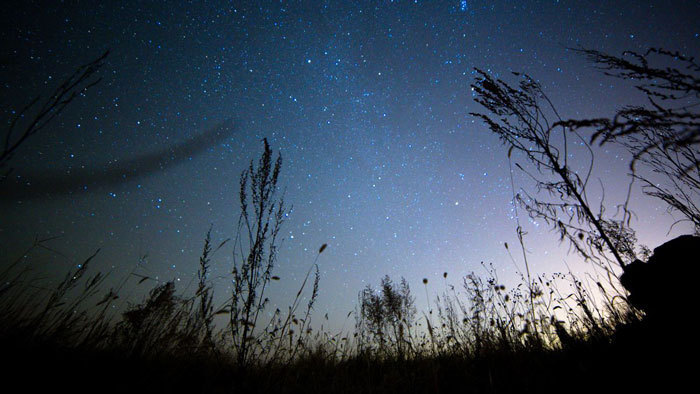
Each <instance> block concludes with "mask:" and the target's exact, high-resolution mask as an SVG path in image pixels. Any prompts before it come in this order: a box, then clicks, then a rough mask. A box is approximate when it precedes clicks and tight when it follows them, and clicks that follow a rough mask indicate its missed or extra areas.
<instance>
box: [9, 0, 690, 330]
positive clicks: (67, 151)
mask: <svg viewBox="0 0 700 394" xmlns="http://www.w3.org/2000/svg"><path fill="white" fill-rule="evenodd" d="M11 3H15V2H11ZM93 3H95V4H96V3H97V2H77V1H75V2H74V1H67V2H54V1H47V2H45V4H43V3H42V2H16V4H7V3H5V5H3V10H2V17H0V18H2V24H1V26H2V27H1V28H0V29H1V30H0V31H1V34H2V35H1V37H0V38H1V39H2V42H3V45H2V53H1V56H2V58H1V64H0V76H1V79H0V80H1V81H2V85H1V86H0V89H1V92H2V93H1V94H0V101H1V104H2V106H1V107H0V108H2V113H3V115H4V117H5V119H9V118H10V117H11V115H12V113H13V111H18V110H19V109H20V108H21V107H23V106H24V105H25V104H27V103H28V102H29V101H30V100H31V99H32V98H33V97H35V96H36V95H46V94H48V93H49V92H50V91H51V90H52V89H54V88H55V87H56V85H57V84H58V82H59V81H61V80H62V79H63V78H65V77H66V76H67V75H68V74H69V73H70V72H72V71H73V70H74V69H75V68H76V67H77V66H79V65H81V64H84V63H87V62H89V61H91V60H92V59H95V58H96V57H98V56H99V55H101V54H102V53H103V52H104V51H106V50H110V51H111V52H110V55H109V56H108V58H107V60H106V64H105V66H104V67H103V68H102V69H101V70H100V72H99V76H100V77H102V81H101V82H100V83H99V84H98V85H97V86H95V87H94V88H92V89H90V90H89V91H88V92H87V95H86V96H85V97H79V98H77V99H76V100H75V101H74V102H73V103H71V105H70V107H69V108H68V109H67V110H66V112H65V113H63V114H62V115H61V116H60V117H59V118H58V119H57V120H56V121H55V122H54V123H52V124H51V127H49V128H47V129H46V130H44V131H43V132H42V133H41V134H39V135H36V136H35V137H33V138H32V139H31V140H29V141H28V142H27V143H26V144H25V145H24V146H23V147H22V149H21V150H20V151H19V152H18V154H17V156H16V157H15V159H14V160H13V161H12V166H13V167H14V169H15V170H14V172H13V173H12V175H13V180H12V182H18V183H20V184H22V185H24V186H23V187H22V188H21V191H22V193H19V192H17V191H16V190H15V191H14V192H11V191H10V190H9V187H8V190H7V191H6V192H5V196H4V197H3V199H2V201H0V245H2V254H3V255H4V256H10V257H11V259H10V260H12V259H14V258H17V257H18V256H20V255H21V254H22V252H23V250H25V249H26V248H28V247H29V246H30V245H31V243H32V240H33V239H34V237H35V236H38V237H40V238H44V237H52V236H59V235H60V236H61V237H60V238H59V239H56V240H53V241H51V242H50V243H48V244H47V245H50V246H51V247H52V248H53V249H55V250H56V251H57V252H58V253H57V252H49V251H43V250H35V251H33V252H32V253H31V255H30V258H28V259H27V264H31V265H32V267H33V268H34V271H35V272H36V273H37V275H39V276H42V275H43V276H44V277H48V278H51V277H52V276H53V275H58V274H60V275H61V277H62V276H63V275H64V273H65V272H66V271H67V270H68V269H69V268H71V267H74V266H75V265H76V264H79V263H80V262H81V261H82V260H83V259H85V258H86V257H88V256H89V255H90V254H91V253H92V252H93V251H94V250H95V249H97V248H101V251H100V253H99V255H98V257H97V259H96V261H95V267H94V268H95V269H102V270H105V271H110V270H111V271H113V273H112V280H114V281H115V282H116V281H118V280H120V279H122V278H124V277H125V276H126V275H128V274H129V273H130V272H136V273H139V274H142V275H149V276H152V277H154V278H155V277H157V278H158V279H159V280H173V279H174V280H176V281H178V282H177V283H178V288H180V289H182V290H186V289H190V290H192V289H193V288H194V284H193V283H192V281H193V280H196V269H197V264H198V256H199V255H200V253H201V250H202V246H203V239H204V235H205V233H206V231H207V229H208V228H209V226H210V225H213V232H212V234H213V239H214V241H215V242H220V241H222V240H224V239H226V238H229V237H232V236H234V229H235V224H236V220H237V218H238V214H239V208H238V203H237V198H238V181H239V176H240V173H241V171H243V170H244V169H245V167H246V166H247V164H248V163H249V161H250V160H251V159H255V160H257V158H258V157H259V156H260V154H261V152H262V146H263V145H262V139H263V138H267V139H268V141H269V142H270V145H271V147H272V149H273V150H274V151H275V152H278V151H279V152H281V154H282V156H283V160H284V163H283V167H282V175H281V180H280V184H281V186H282V187H283V188H285V189H286V194H285V197H286V202H287V203H288V204H289V205H291V206H293V209H292V211H291V213H290V215H289V217H288V220H287V222H286V223H285V225H284V227H283V230H282V235H283V237H284V241H283V243H282V246H281V248H280V255H279V261H278V267H277V269H276V271H275V274H276V275H278V276H280V277H281V280H280V281H279V282H273V285H272V286H271V288H270V298H271V299H272V301H273V303H274V304H275V305H278V306H280V307H281V308H284V309H286V306H287V305H289V304H290V303H291V299H292V297H293V296H294V294H295V293H296V289H297V288H298V286H299V284H300V283H301V280H302V279H303V276H304V274H305V273H306V271H307V269H308V268H309V266H310V265H311V264H312V263H313V261H314V258H315V257H316V255H317V252H318V248H319V247H320V246H321V245H322V244H324V243H327V244H328V248H327V249H326V250H325V251H324V253H323V254H322V255H321V256H320V258H319V260H318V262H319V266H320V272H321V286H320V291H321V294H320V298H319V303H318V304H317V306H316V315H317V316H319V315H320V316H322V315H324V314H325V313H328V314H329V316H330V319H331V321H332V323H329V324H331V325H334V326H337V327H341V326H342V325H343V324H344V323H343V321H344V319H345V317H346V315H347V313H348V312H349V311H350V310H352V309H353V308H354V305H355V303H356V300H357V293H358V291H360V290H361V289H362V288H363V287H364V286H365V285H366V284H368V283H369V284H373V285H376V284H378V282H379V280H380V278H381V277H382V276H384V275H385V274H389V275H390V276H391V277H392V278H395V279H399V278H400V277H401V276H404V277H406V279H407V280H408V281H409V283H410V285H411V286H412V290H413V292H414V294H415V295H416V298H417V303H418V306H419V309H421V308H424V307H425V303H426V296H425V290H424V289H423V284H422V278H428V279H429V285H428V292H429V294H430V297H433V296H434V295H436V294H438V293H440V292H442V291H443V290H444V281H443V278H442V275H443V272H448V282H449V283H452V284H459V283H460V279H459V278H460V277H461V276H463V275H465V274H467V273H469V272H471V271H475V272H477V273H480V274H484V273H485V271H484V269H483V268H482V267H481V265H480V262H482V261H483V262H485V263H487V264H489V263H492V264H493V265H494V267H495V268H496V269H497V272H498V275H499V277H500V278H501V279H502V280H503V281H504V282H505V283H510V282H513V281H515V279H516V277H517V269H516V265H515V264H514V263H513V261H512V260H511V258H510V257H509V256H508V252H507V250H506V249H505V248H504V242H508V243H509V244H510V245H517V238H516V232H515V228H516V222H515V218H514V211H513V208H512V204H511V199H512V196H513V190H512V188H511V183H510V179H511V178H510V172H509V167H508V161H507V159H506V150H507V148H505V147H503V146H502V145H501V144H500V142H499V141H498V139H497V138H496V136H495V135H493V134H492V133H490V132H489V131H488V130H487V128H486V127H485V126H484V125H483V124H481V123H480V122H478V121H476V120H475V118H473V117H472V116H470V115H469V112H480V111H482V109H481V108H480V107H479V106H478V104H476V103H475V102H474V101H473V97H472V92H471V90H470V84H471V83H472V82H473V80H474V77H475V74H474V67H478V68H480V69H483V70H487V71H488V72H490V73H493V74H494V75H496V76H499V77H502V78H504V79H505V80H506V81H509V82H516V81H517V80H516V79H515V77H513V76H511V75H510V71H521V72H525V73H527V74H529V75H531V76H532V77H533V78H535V79H537V80H538V81H539V82H541V83H542V85H543V88H544V90H545V91H546V93H547V94H548V95H549V96H550V98H551V99H552V101H553V102H554V103H555V105H556V106H557V109H558V110H559V111H560V113H561V115H562V116H563V117H564V118H584V117H591V116H610V115H612V114H613V112H614V110H615V109H617V108H619V107H620V106H621V105H623V104H633V103H641V102H643V96H641V95H640V94H639V93H638V92H636V91H635V90H633V89H632V88H631V86H630V85H629V84H628V83H625V82H624V81H619V80H615V79H612V78H609V77H606V76H604V75H603V74H602V73H601V72H599V71H597V70H596V69H594V67H593V65H592V64H590V63H589V62H587V61H586V59H585V58H584V57H583V56H581V55H580V54H578V53H576V52H573V51H571V50H568V49H567V48H569V47H575V48H577V47H583V48H591V49H597V50H601V51H604V52H608V53H611V54H615V55H620V54H621V53H622V51H624V50H635V51H644V50H646V49H647V48H648V47H664V48H667V49H670V50H677V51H679V52H681V53H682V54H684V55H689V56H693V55H697V54H698V53H699V52H700V51H699V49H700V23H698V20H699V17H700V2H697V1H636V0H635V1H606V2H596V1H483V0H482V1H394V2H391V1H357V2H356V1H304V2H286V1H285V2H280V1H277V2H267V1H261V2H218V1H211V2H198V1H194V2H156V1H147V2H143V1H125V2H116V1H114V2H103V3H104V4H102V5H93ZM202 136H204V137H202ZM193 140H194V141H195V142H192V141H193ZM178 144H180V145H178ZM183 144H184V146H191V144H195V145H196V149H195V148H192V149H189V150H187V149H184V150H179V151H177V148H176V149H175V151H176V152H177V153H178V154H177V155H175V154H169V155H167V154H166V156H173V158H172V159H171V160H169V161H168V160H166V161H165V162H163V161H162V160H161V161H158V160H156V161H157V162H158V163H159V165H156V166H149V165H146V164H144V163H141V164H140V165H141V167H137V168H135V169H134V168H130V167H129V165H130V163H132V162H134V160H135V159H138V158H143V157H145V156H148V155H154V154H155V155H156V156H158V152H171V153H172V152H173V147H175V146H183ZM188 144H189V145H188ZM596 152H597V155H596V160H597V161H596V167H595V176H596V177H597V178H600V180H601V182H602V184H603V185H605V186H606V189H605V204H606V206H608V207H609V209H608V212H609V213H611V214H613V213H614V211H615V209H614V206H615V204H619V203H621V202H622V199H623V198H624V195H625V192H626V182H627V180H626V179H627V178H625V174H626V173H627V170H628V167H627V164H628V161H627V160H628V157H627V156H626V155H625V154H624V152H623V151H622V150H620V149H619V148H616V147H615V146H612V145H606V146H604V147H602V148H599V149H598V150H597V151H596ZM514 159H516V161H517V159H518V158H514ZM576 160H583V161H581V162H585V159H581V158H576ZM136 163H137V164H138V163H140V162H139V161H138V160H136ZM127 167H129V171H130V172H129V176H128V177H126V178H117V179H114V180H110V181H106V182H100V181H99V180H100V179H101V178H104V177H106V176H107V175H106V174H110V173H114V172H115V171H116V172H117V173H118V172H119V171H121V170H124V171H126V170H125V168H127ZM76 177H78V178H80V179H77V180H76ZM514 181H515V183H516V188H517V187H518V186H522V187H525V188H527V187H529V186H531V182H529V181H528V178H527V177H525V176H523V175H522V174H519V173H516V174H515V177H514ZM42 182H43V184H42ZM52 182H53V183H52ZM27 183H28V184H29V185H30V186H26V185H27ZM61 184H65V185H67V186H65V187H59V185H61ZM596 184H597V182H596ZM71 185H81V186H75V187H74V186H71ZM13 193H14V194H13ZM593 193H594V194H595V193H596V192H595V190H593ZM596 204H597V203H596ZM632 209H634V210H635V212H636V214H637V218H636V219H635V220H634V221H633V223H632V224H633V227H634V228H635V229H636V230H637V235H638V238H639V240H640V241H641V243H643V244H646V245H648V246H650V247H652V248H653V247H655V246H658V245H659V244H661V243H662V242H664V241H666V240H668V239H670V238H672V237H674V236H675V235H678V234H682V233H688V232H690V230H689V227H688V226H684V225H683V224H679V225H676V226H675V227H673V229H672V231H671V232H670V233H669V228H670V226H671V224H672V223H673V222H674V221H675V220H676V219H678V218H677V217H676V218H674V217H672V216H671V215H669V214H667V213H666V212H665V206H663V205H662V204H661V203H659V202H657V201H655V200H652V199H650V198H648V197H644V196H642V195H641V193H639V191H635V193H634V194H633V199H632ZM521 221H522V222H523V223H524V225H525V227H526V230H527V231H528V232H529V233H528V235H527V237H526V239H525V240H526V246H527V248H528V250H529V251H530V255H529V258H530V264H531V269H533V270H534V271H535V272H541V273H546V272H557V271H566V270H567V265H568V266H569V267H571V269H572V270H574V271H575V272H583V271H585V270H587V269H590V267H589V266H587V265H585V264H583V263H581V261H580V258H579V257H577V256H576V255H573V254H569V253H567V252H568V248H567V246H566V245H559V244H558V242H557V236H556V235H555V234H552V233H551V232H549V231H548V229H547V226H546V225H545V224H542V223H536V222H533V221H528V220H527V218H525V217H522V214H521ZM511 249H512V248H511ZM230 254H231V250H230V248H226V247H225V248H223V249H222V250H220V251H219V252H217V254H216V255H215V257H214V265H215V266H214V275H213V276H212V279H213V280H214V283H215V284H216V291H217V292H219V293H218V294H219V296H220V297H224V296H225V295H226V293H227V290H226V289H227V286H228V283H229V280H230V278H229V277H227V276H226V274H227V272H229V271H230V269H231V255H230ZM146 255H147V258H145V259H141V263H139V261H140V258H141V257H143V256H146ZM519 256H520V255H519V253H517V254H516V253H514V257H515V262H516V263H517V264H518V266H519V267H520V268H521V269H522V262H521V259H520V258H519ZM3 261H4V262H6V261H8V259H7V258H6V259H4V260H3ZM136 282H137V279H134V280H133V281H132V282H130V283H131V284H133V286H131V285H128V286H126V287H125V290H124V293H125V294H123V296H125V297H126V296H127V295H129V294H140V293H139V292H140V291H141V290H140V289H141V288H140V287H139V286H137V285H136ZM188 285H189V287H188ZM141 286H146V284H144V285H141ZM119 305H121V304H119ZM350 319H352V318H350ZM351 324H352V321H348V322H346V323H345V325H346V328H347V327H348V326H350V325H351Z"/></svg>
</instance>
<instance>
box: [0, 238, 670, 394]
mask: <svg viewBox="0 0 700 394" xmlns="http://www.w3.org/2000/svg"><path fill="white" fill-rule="evenodd" d="M209 244H210V241H209V237H208V236H207V239H206V242H205V245H209ZM321 251H322V250H321ZM321 251H319V253H320V252H321ZM210 253H211V248H210V247H206V246H205V248H204V253H203V256H202V259H201V260H200V272H199V274H198V277H199V278H200V282H199V286H198V289H197V292H196V294H195V295H193V296H190V297H185V296H181V295H178V294H177V292H176V289H175V286H174V284H173V283H171V282H166V283H160V284H157V285H156V286H154V287H153V288H152V290H151V291H150V293H149V295H148V296H147V297H146V298H145V300H143V302H141V303H138V304H130V306H129V307H128V308H127V310H126V311H125V312H123V313H121V314H120V315H119V316H112V317H110V316H109V315H108V313H107V310H108V308H107V306H109V305H112V304H113V303H114V302H116V299H117V297H118V294H117V292H116V291H115V290H114V289H109V290H105V289H103V288H101V284H102V283H103V279H104V276H103V275H102V274H100V273H95V274H91V273H90V271H91V267H90V266H91V263H92V260H93V259H94V257H95V255H92V256H90V257H89V258H88V259H86V260H85V262H84V263H83V264H81V265H80V266H79V267H78V268H76V269H75V270H73V271H71V272H70V273H69V274H67V276H66V277H65V278H64V280H63V281H61V282H60V283H59V284H58V285H57V286H55V287H54V288H53V290H52V291H51V292H49V293H48V294H47V293H46V292H45V290H34V289H33V287H32V286H33V285H34V282H32V281H29V280H28V279H27V275H26V273H23V272H20V273H16V274H12V273H11V272H5V278H3V283H4V284H5V285H4V287H3V289H2V294H1V296H0V297H1V298H0V313H1V315H0V316H2V317H1V319H0V348H1V349H2V354H3V358H4V359H5V361H8V364H9V365H10V366H9V368H8V367H5V369H4V372H5V373H4V376H5V379H4V380H5V383H6V384H8V383H9V382H18V383H19V382H22V383H21V384H24V385H27V387H28V388H31V391H35V390H34V389H36V390H39V389H40V388H41V389H50V390H57V389H58V388H60V387H66V388H68V389H70V390H72V391H76V390H77V391H121V390H128V391H130V392H131V391H137V392H145V391H155V392H167V391H170V392H172V391H189V392H261V393H262V392H278V393H294V392H339V393H358V392H363V393H364V392H366V393H370V392H381V393H384V392H386V393H403V392H426V393H427V392H457V391H459V392H484V393H485V392H489V393H491V392H514V391H520V392H535V391H560V390H565V389H567V387H568V390H571V389H574V390H575V391H576V390H577V389H580V388H582V387H584V386H587V385H589V384H590V385H592V386H595V385H596V384H597V385H600V386H598V389H601V388H602V387H613V386H614V387H626V385H629V384H633V383H634V382H640V380H639V379H640V378H639V377H640V374H642V375H641V376H643V377H644V379H652V378H659V379H661V378H662V377H664V376H666V375H665V372H663V371H666V370H667V369H665V368H662V366H668V365H675V364H674V363H677V360H676V359H674V358H673V357H674V355H673V354H671V352H672V351H675V350H679V348H678V346H679V345H678V344H679V342H678V341H679V340H678V339H677V338H676V339H675V340H674V339H672V338H664V337H660V336H659V335H660V332H659V331H658V330H651V329H649V328H648V327H645V325H644V320H641V319H640V316H641V315H640V313H639V312H636V311H634V310H631V309H629V308H628V307H627V305H626V304H625V303H624V302H623V301H622V300H621V298H620V297H619V296H618V297H611V296H608V295H606V293H604V292H603V291H600V292H599V293H600V294H603V295H604V296H602V297H601V299H602V300H603V302H602V303H601V302H594V300H593V297H591V296H590V295H589V294H588V290H586V289H585V288H584V286H583V284H582V283H581V282H580V281H579V280H578V279H577V278H575V277H574V276H573V275H570V274H569V275H555V276H553V277H551V278H546V277H543V276H541V277H538V278H535V279H534V280H533V283H527V282H526V281H525V280H524V282H523V283H521V284H520V285H519V286H516V287H514V288H511V289H507V288H505V287H504V286H502V285H501V284H500V283H499V281H498V279H497V278H496V277H495V275H494V273H495V271H493V270H491V271H490V272H491V275H490V276H487V277H484V278H481V277H478V276H475V275H469V276H467V277H465V278H462V287H461V289H459V290H458V289H457V288H455V287H453V286H450V285H448V287H447V291H446V292H445V293H444V294H443V295H442V296H440V297H439V298H438V299H436V300H434V301H432V302H431V305H432V308H431V310H428V311H424V313H423V314H422V315H420V316H421V317H419V318H418V319H416V320H415V321H413V322H411V324H403V323H402V324H398V325H396V326H395V327H399V326H401V327H404V328H403V329H401V330H402V331H401V335H400V336H399V335H396V334H395V335H393V336H391V337H390V339H389V338H388V337H386V336H381V335H370V334H369V333H368V332H365V331H364V330H365V328H363V327H366V326H362V325H358V327H357V329H356V331H355V332H348V333H339V334H331V333H328V332H323V331H314V330H311V329H310V327H311V326H310V321H309V319H310V315H311V313H312V303H310V305H307V308H306V309H305V310H304V311H303V313H302V314H301V315H300V316H297V314H296V313H295V312H294V311H295V310H296V309H297V308H296V306H297V305H298V304H299V300H300V297H301V295H302V293H303V292H305V285H306V281H305V283H304V286H302V288H301V289H300V290H299V291H298V292H297V293H296V295H295V298H294V301H293V303H292V305H291V306H290V308H289V314H288V315H287V316H283V315H282V313H281V312H279V311H278V312H277V313H275V314H274V316H275V318H274V319H273V320H272V321H271V322H270V324H269V325H266V326H265V327H264V328H260V327H251V330H252V332H253V333H254V335H255V337H254V339H252V340H251V342H250V343H252V344H254V346H252V347H250V350H251V353H250V354H251V355H250V358H249V359H248V360H246V362H245V363H241V362H240V359H238V357H236V354H237V353H236V349H235V346H236V345H235V343H234V342H233V341H231V340H230V338H229V337H228V336H229V335H230V330H229V329H227V328H225V327H223V328H221V327H218V328H217V327H215V326H214V325H213V317H214V315H215V314H216V313H217V312H219V313H221V311H215V310H214V308H212V307H211V299H212V297H213V289H212V288H211V286H210V284H208V282H207V281H205V280H203V278H206V277H207V270H208V259H209V254H210ZM314 266H315V264H314ZM312 267H313V266H312ZM311 271H312V270H311V269H310V270H309V274H310V273H311ZM10 274H12V275H14V276H11V277H10V276H9V275H10ZM445 276H446V275H445ZM307 278H308V275H307ZM318 281H319V276H318V274H316V276H315V280H314V286H313V289H310V291H311V298H312V300H315V299H316V297H318V296H319V295H318ZM567 283H568V284H569V285H570V286H566V287H569V289H567V291H566V292H562V291H561V290H560V287H561V286H562V285H566V284H567ZM557 284H558V285H557ZM598 285H599V286H600V289H603V288H604V287H603V285H602V284H598ZM396 289H398V288H394V290H396ZM397 305H398V304H397ZM533 306H534V308H535V310H531V308H532V307H533ZM380 311H381V309H380ZM356 313H357V312H356ZM532 316H535V319H536V320H535V321H533V320H532ZM404 323H407V321H404ZM673 324H674V323H671V322H669V328H672V327H673ZM398 332H399V331H398V328H396V330H395V331H394V333H398ZM375 334H376V332H375ZM397 340H401V341H403V342H402V345H401V346H395V345H391V346H386V344H387V343H389V342H383V341H397ZM662 344H675V347H673V348H672V349H664V348H663V347H662V346H661V345H662ZM658 357H664V358H663V359H661V360H662V361H661V362H660V360H659V359H658ZM678 364H682V363H678ZM630 379H631V383H630V381H628V380H630ZM603 381H605V382H606V383H605V386H602V385H603V383H602V382H603ZM594 383H595V384H594ZM610 384H612V385H613V386H607V385H610Z"/></svg>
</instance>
